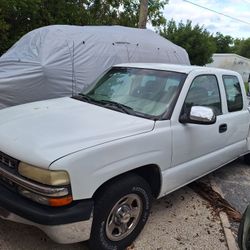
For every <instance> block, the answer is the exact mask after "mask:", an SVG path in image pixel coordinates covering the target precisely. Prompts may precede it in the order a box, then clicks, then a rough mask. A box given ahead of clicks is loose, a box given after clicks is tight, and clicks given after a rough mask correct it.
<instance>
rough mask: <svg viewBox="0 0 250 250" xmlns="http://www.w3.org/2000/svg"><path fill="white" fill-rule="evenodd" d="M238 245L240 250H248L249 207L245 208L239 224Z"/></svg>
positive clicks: (249, 229)
mask: <svg viewBox="0 0 250 250" xmlns="http://www.w3.org/2000/svg"><path fill="white" fill-rule="evenodd" d="M238 244H239V248H240V250H249V249H250V205H248V207H247V208H246V210H245V212H244V214H243V217H242V219H241V222H240V227H239V232H238Z"/></svg>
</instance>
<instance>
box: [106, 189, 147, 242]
mask: <svg viewBox="0 0 250 250" xmlns="http://www.w3.org/2000/svg"><path fill="white" fill-rule="evenodd" d="M142 209H143V204H142V200H141V198H140V197H139V196H138V195H137V194H129V195H126V196H124V197H123V198H121V199H120V200H119V201H118V202H117V203H116V204H115V205H114V207H113V208H112V209H111V211H110V214H109V216H108V220H107V222H106V235H107V237H108V239H109V240H112V241H119V240H122V239H124V238H125V237H127V236H128V235H129V234H130V233H131V232H132V231H133V230H134V229H135V227H136V225H137V224H138V222H139V219H140V217H141V214H142Z"/></svg>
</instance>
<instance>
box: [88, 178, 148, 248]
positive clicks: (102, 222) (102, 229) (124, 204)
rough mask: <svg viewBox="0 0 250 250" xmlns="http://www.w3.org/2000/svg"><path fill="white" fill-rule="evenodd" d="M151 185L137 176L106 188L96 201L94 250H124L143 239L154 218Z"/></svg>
mask: <svg viewBox="0 0 250 250" xmlns="http://www.w3.org/2000/svg"><path fill="white" fill-rule="evenodd" d="M151 204H152V193H151V189H150V187H149V185H148V183H147V182H146V181H145V180H144V179H143V178H142V177H140V176H137V175H134V174H128V175H124V176H123V177H121V178H117V179H116V180H115V181H113V182H112V183H110V184H108V185H106V186H105V187H104V188H103V189H102V190H101V191H100V192H99V194H98V195H97V196H96V197H95V208H94V217H93V224H92V230H91V236H90V240H89V247H90V249H91V250H124V249H125V248H126V247H127V246H129V245H131V244H132V243H133V241H134V240H135V238H136V237H137V236H138V235H139V233H140V232H141V230H142V229H143V227H144V225H145V224H146V222H147V219H148V217H149V214H150V209H151Z"/></svg>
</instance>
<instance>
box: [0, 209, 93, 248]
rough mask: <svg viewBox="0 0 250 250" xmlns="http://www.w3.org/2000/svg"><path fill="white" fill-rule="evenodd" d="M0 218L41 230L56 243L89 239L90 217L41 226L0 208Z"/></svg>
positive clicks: (91, 219)
mask: <svg viewBox="0 0 250 250" xmlns="http://www.w3.org/2000/svg"><path fill="white" fill-rule="evenodd" d="M0 218H2V219H4V220H10V221H14V222H18V223H22V224H26V225H32V226H35V227H37V228H39V229H41V230H42V231H43V232H44V233H45V234H47V235H48V237H49V238H51V239H52V240H54V241H55V242H57V243H61V244H69V243H76V242H80V241H86V240H88V239H89V237H90V233H91V226H92V221H93V218H92V216H91V217H90V219H89V220H86V221H79V222H74V223H69V224H63V225H53V226H50V225H41V224H38V223H34V222H32V221H29V220H27V219H24V218H22V217H20V216H18V215H16V214H14V213H10V212H9V211H7V210H6V209H4V208H1V207H0Z"/></svg>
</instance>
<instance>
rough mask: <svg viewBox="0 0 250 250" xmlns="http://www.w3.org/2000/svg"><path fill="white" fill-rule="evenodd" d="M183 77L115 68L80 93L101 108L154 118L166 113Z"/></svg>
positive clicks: (166, 73)
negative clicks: (111, 108) (106, 107)
mask: <svg viewBox="0 0 250 250" xmlns="http://www.w3.org/2000/svg"><path fill="white" fill-rule="evenodd" d="M185 77H186V75H185V74H182V73H177V72H170V71H162V70H152V69H139V68H118V67H115V68H112V69H111V70H110V71H108V72H107V73H106V74H105V75H104V76H103V77H102V78H101V79H100V80H98V82H97V83H96V84H95V85H94V87H92V89H90V90H88V91H86V92H85V93H83V94H84V95H85V97H87V98H88V99H89V100H92V101H94V102H97V103H98V102H99V104H102V106H106V105H107V106H108V107H109V108H110V107H111V106H115V107H116V109H122V107H123V110H121V111H124V110H125V108H126V111H128V112H126V113H129V112H130V111H133V113H132V112H130V113H131V114H133V115H140V114H141V115H142V116H143V115H145V116H150V117H158V116H160V115H162V114H163V113H165V112H166V111H168V109H169V108H170V106H171V103H172V102H173V100H174V98H175V96H176V94H177V89H178V87H179V86H181V83H182V82H183V81H184V79H185Z"/></svg>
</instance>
